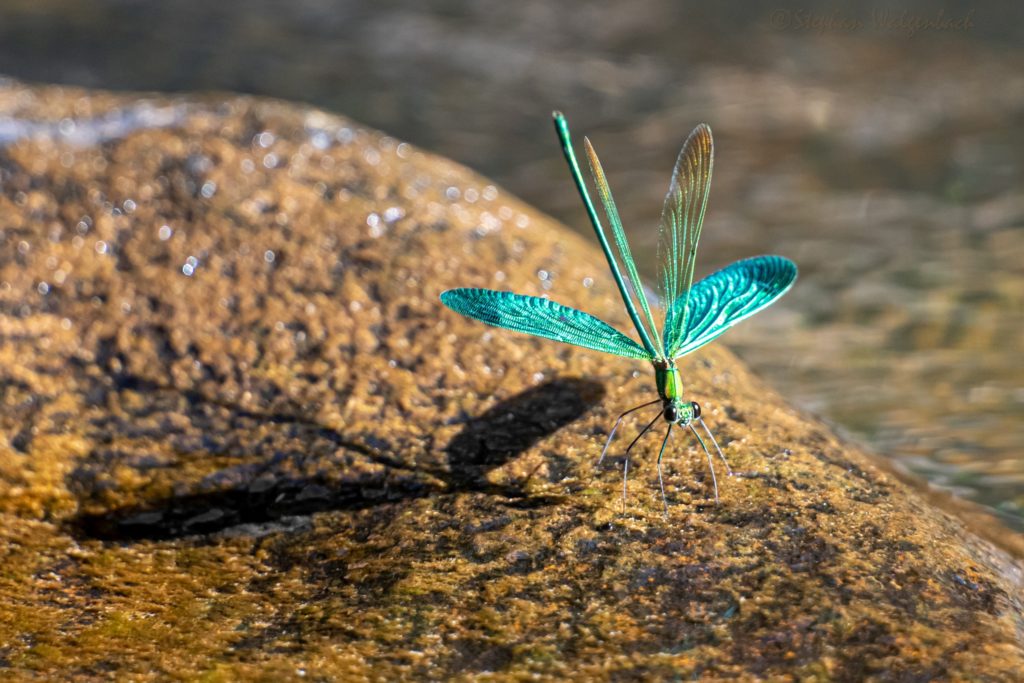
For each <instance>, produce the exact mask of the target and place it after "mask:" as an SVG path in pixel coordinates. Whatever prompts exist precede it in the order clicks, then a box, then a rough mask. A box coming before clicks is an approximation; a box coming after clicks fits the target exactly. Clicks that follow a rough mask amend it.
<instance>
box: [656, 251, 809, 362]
mask: <svg viewBox="0 0 1024 683" xmlns="http://www.w3.org/2000/svg"><path fill="white" fill-rule="evenodd" d="M794 281H796V264H795V263H793V262H792V261H790V260H789V259H787V258H783V257H782V256H755V257H754V258H748V259H743V260H742V261H737V262H736V263H733V264H731V265H729V266H726V267H725V268H723V269H722V270H719V271H718V272H716V273H712V274H711V275H708V276H707V277H706V278H704V279H703V280H701V281H700V282H698V283H697V284H695V285H693V288H692V289H691V290H690V292H689V296H688V297H687V296H680V297H679V298H677V299H676V301H675V303H674V304H673V305H672V308H671V310H670V311H669V316H668V319H669V320H675V321H678V323H683V321H684V320H685V324H677V325H676V326H675V327H672V328H669V327H666V328H665V331H664V335H665V349H666V355H667V356H668V357H669V358H678V357H679V356H682V355H684V354H687V353H690V352H691V351H693V350H695V349H697V348H700V347H701V346H704V345H705V344H707V343H708V342H709V341H711V340H712V339H715V338H716V337H717V336H718V335H720V334H722V333H723V332H725V331H726V330H727V329H729V328H730V327H732V326H733V325H735V324H736V323H738V322H739V321H741V320H743V319H745V318H749V317H750V316H752V315H754V314H755V313H757V312H758V311H760V310H761V309H762V308H765V307H767V306H770V305H771V304H772V303H773V302H774V301H775V300H776V299H778V298H779V297H780V296H782V295H783V294H785V293H786V291H787V290H788V289H789V288H790V287H791V286H792V285H793V282H794Z"/></svg>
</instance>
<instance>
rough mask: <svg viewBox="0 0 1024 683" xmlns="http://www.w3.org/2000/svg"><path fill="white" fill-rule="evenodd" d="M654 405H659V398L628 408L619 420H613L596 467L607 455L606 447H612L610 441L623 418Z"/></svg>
mask: <svg viewBox="0 0 1024 683" xmlns="http://www.w3.org/2000/svg"><path fill="white" fill-rule="evenodd" d="M655 403H661V399H660V398H656V399H654V400H653V401H651V402H650V403H644V404H642V405H638V406H636V407H635V408H630V409H629V410H627V411H626V412H624V413H623V414H622V415H619V418H618V419H617V420H615V426H614V427H612V431H611V434H609V435H608V440H607V441H605V442H604V450H602V451H601V457H600V458H598V460H597V464H598V465H600V464H601V463H602V462H604V456H606V455H607V454H608V447H609V446H611V445H612V439H613V438H615V430H617V429H618V428H619V425H620V424H622V419H623V418H624V417H626V416H627V415H629V414H630V413H635V412H636V411H638V410H640V409H641V408H646V407H647V406H653V405H654V404H655Z"/></svg>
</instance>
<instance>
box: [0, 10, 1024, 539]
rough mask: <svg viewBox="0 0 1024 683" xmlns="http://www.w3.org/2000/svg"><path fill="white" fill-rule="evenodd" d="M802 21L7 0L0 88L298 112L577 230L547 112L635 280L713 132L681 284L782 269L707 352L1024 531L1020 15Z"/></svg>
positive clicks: (868, 13)
mask: <svg viewBox="0 0 1024 683" xmlns="http://www.w3.org/2000/svg"><path fill="white" fill-rule="evenodd" d="M801 7H802V6H801V5H800V4H798V3H793V4H785V3H777V2H755V3H742V4H741V3H737V2H730V3H724V4H721V3H720V4H716V5H715V6H714V7H708V6H706V5H697V4H692V3H684V2H677V1H675V0H644V1H643V2H632V3H628V4H625V3H613V2H601V3H591V2H588V3H583V2H562V3H549V2H542V1H541V0H528V1H526V2H518V3H507V2H498V1H497V0H477V1H474V2H469V1H468V0H462V1H461V2H460V1H451V2H444V3H440V2H438V3H432V4H430V5H427V4H417V5H415V7H413V6H412V5H409V4H408V3H395V2H382V3H374V4H373V5H372V8H371V6H370V5H367V4H362V3H354V2H328V1H326V0H303V1H301V2H297V3H288V4H284V3H272V2H269V0H264V1H262V2H240V1H238V0H235V1H232V0H225V1H223V2H219V3H209V2H199V1H197V0H183V1H182V2H177V3H173V4H165V5H160V4H156V3H131V2H124V1H123V0H104V1H101V2H95V3H89V4H88V5H84V4H82V3H75V2H72V1H71V0H33V2H28V1H27V0H23V1H15V2H9V3H5V5H4V7H3V8H2V9H0V72H3V73H7V74H10V75H13V76H17V77H22V78H28V79H37V80H43V81H58V82H68V83H76V84H83V85H88V86H96V87H111V88H133V89H158V90H199V89H229V90H239V91H248V92H254V93H259V94H269V95H275V96H280V97H285V98H289V99H298V100H306V101H310V102H313V103H315V104H317V105H320V106H324V107H326V108H329V109H334V110H337V111H340V112H343V113H345V114H348V115H350V116H353V117H355V118H357V119H359V120H361V121H363V122H366V123H368V124H371V125H374V126H377V127H380V128H382V129H385V130H387V131H388V132H390V133H392V134H395V135H397V136H399V137H402V138H404V139H408V140H410V141H412V142H414V143H416V144H419V145H421V146H423V147H426V148H428V149H432V150H435V151H437V152H439V153H441V154H444V155H447V156H450V157H452V158H455V159H458V160H460V161H463V162H464V163H466V164H468V165H470V166H472V167H473V168H475V169H478V170H480V171H481V172H483V173H485V174H487V175H489V176H491V177H494V178H495V179H497V180H498V181H499V182H501V183H502V184H503V185H504V186H506V187H507V188H509V189H510V190H512V191H513V192H515V193H517V194H519V195H520V196H522V197H523V198H525V199H526V200H528V201H529V202H531V203H533V204H535V205H537V206H539V207H541V208H542V209H544V210H546V211H548V212H549V213H551V214H553V215H555V216H556V217H558V218H560V219H562V220H563V221H565V222H566V223H568V224H569V225H571V226H573V227H575V228H577V229H579V230H581V231H587V230H588V228H587V225H586V219H585V216H584V214H583V212H582V210H581V208H580V206H579V204H578V199H577V197H576V195H575V192H574V191H573V189H572V186H571V183H570V181H569V178H568V175H567V173H566V171H565V169H564V166H563V162H562V159H561V155H560V153H559V152H558V149H557V145H556V143H555V139H554V135H553V133H552V131H551V126H550V121H549V118H548V112H549V111H550V110H551V109H554V108H559V109H562V110H564V111H565V112H566V114H567V115H568V116H569V119H570V121H571V123H572V124H573V128H574V130H575V131H576V132H577V134H578V135H580V134H583V133H586V134H588V135H590V137H591V139H592V140H593V142H594V144H595V146H596V147H597V149H598V151H599V153H600V154H601V155H602V159H603V161H604V166H605V170H606V172H607V173H608V176H609V180H610V183H611V185H612V187H613V189H614V190H615V193H616V199H617V200H618V204H619V208H620V211H621V212H622V213H623V216H624V219H625V221H626V223H627V228H628V229H629V231H630V234H631V237H632V239H633V241H634V244H635V247H634V251H635V252H637V253H638V256H639V259H640V260H641V261H642V262H645V263H647V264H648V268H647V270H646V272H647V274H648V275H649V276H650V275H653V269H652V267H651V266H652V265H653V257H654V245H655V226H656V223H657V216H658V213H659V211H660V206H661V200H662V197H663V194H664V191H665V188H666V186H667V182H668V175H669V172H670V169H671V166H672V162H673V160H674V157H675V155H676V153H677V151H678V148H679V146H680V145H681V143H682V141H683V139H684V138H685V136H686V134H687V133H688V132H689V130H690V129H691V128H692V127H693V126H694V125H695V124H696V123H697V122H699V121H707V122H709V123H710V124H711V125H712V127H713V128H714V130H715V134H716V144H717V159H716V161H717V163H716V167H715V180H714V184H713V188H712V195H711V202H710V209H709V215H708V221H707V224H706V229H705V237H704V239H703V241H702V245H701V252H702V253H701V259H700V265H699V267H700V269H701V272H700V273H699V274H701V273H707V272H709V271H710V270H712V269H714V268H716V267H719V266H721V265H724V264H726V263H727V262H729V261H730V260H733V259H735V258H740V257H743V256H748V255H752V254H756V253H763V252H777V253H781V254H785V255H787V256H790V257H792V258H794V259H795V260H796V261H797V262H798V263H799V265H800V268H801V280H800V282H799V283H798V285H797V287H796V288H795V289H794V290H793V292H792V293H790V294H789V295H787V297H785V298H784V299H783V301H782V302H781V303H780V304H778V305H777V306H775V307H773V309H771V310H770V311H768V312H766V313H764V314H762V315H759V316H757V317H756V318H755V319H752V320H751V321H749V322H747V323H744V325H741V326H739V327H738V328H736V329H735V330H733V331H731V332H730V333H729V335H728V337H727V338H726V340H727V343H728V344H730V345H731V346H732V347H733V348H735V349H736V350H737V351H738V352H739V353H740V354H741V355H742V356H743V357H744V358H745V359H746V360H747V361H748V362H749V363H751V364H752V365H753V366H754V367H755V368H757V369H758V371H759V372H760V373H762V374H763V375H765V376H766V377H767V378H768V379H769V381H770V382H771V383H772V384H774V385H775V386H776V387H778V388H779V389H780V390H781V391H782V392H783V393H784V394H786V395H787V396H788V397H790V398H791V399H792V400H793V401H795V402H797V403H798V404H799V405H802V406H804V407H805V408H807V409H809V410H811V411H814V412H816V413H818V414H820V415H822V416H823V417H825V418H826V419H828V420H830V421H832V422H833V423H834V424H836V425H837V426H838V427H839V428H840V429H842V430H844V431H846V432H847V433H849V434H852V435H854V436H855V437H857V438H859V439H861V440H863V441H864V442H866V443H867V444H869V445H870V446H872V447H874V448H875V450H877V451H879V452H880V453H883V454H885V455H886V456H889V457H891V458H893V459H894V460H896V461H897V462H899V463H902V464H903V465H905V466H906V467H908V468H910V469H912V470H914V471H916V472H919V473H922V474H923V475H925V476H927V477H928V478H929V479H930V480H931V481H933V482H934V483H936V484H937V485H939V486H943V487H947V488H950V489H952V490H954V491H956V492H958V493H960V494H961V495H964V496H966V497H968V498H971V499H974V500H977V501H979V502H981V503H983V504H985V505H988V506H990V507H991V508H992V509H994V510H997V511H998V512H999V513H1000V514H1001V515H1002V516H1003V517H1004V518H1005V519H1007V520H1008V521H1009V522H1010V523H1011V524H1014V525H1016V526H1017V527H1018V528H1024V455H1022V454H1024V430H1022V429H1021V419H1020V418H1021V415H1022V412H1024V410H1022V409H1024V365H1022V364H1021V362H1020V360H1019V349H1021V348H1022V346H1024V344H1022V342H1024V265H1022V264H1024V190H1022V188H1024V75H1022V74H1024V50H1022V49H1021V48H1020V46H1021V45H1024V40H1022V38H1024V35H1021V34H1022V33H1024V8H1022V6H1020V5H1017V4H1010V3H1005V4H997V3H992V4H978V3H970V4H968V3H964V2H956V3H953V4H951V5H947V6H945V7H944V8H942V9H941V10H939V9H937V8H935V7H934V6H932V5H929V4H926V3H923V2H921V3H916V2H910V3H907V4H904V5H902V6H901V7H900V8H899V9H894V8H893V6H892V4H891V3H881V2H876V3H868V4H862V5H856V6H855V5H852V4H850V5H833V6H832V7H830V8H829V10H828V11H826V12H821V11H816V10H807V9H801ZM512 284H514V283H510V285H512Z"/></svg>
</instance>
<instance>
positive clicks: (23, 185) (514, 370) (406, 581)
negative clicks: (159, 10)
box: [0, 83, 1024, 680]
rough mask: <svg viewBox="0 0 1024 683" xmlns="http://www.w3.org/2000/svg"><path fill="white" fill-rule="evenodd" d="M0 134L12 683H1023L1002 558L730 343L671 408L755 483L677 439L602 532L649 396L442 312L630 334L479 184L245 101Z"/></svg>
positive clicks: (17, 115) (1017, 579)
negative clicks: (572, 309)
mask: <svg viewBox="0 0 1024 683" xmlns="http://www.w3.org/2000/svg"><path fill="white" fill-rule="evenodd" d="M539 115H543V114H539ZM0 141H2V142H3V143H4V147H3V149H2V150H0V230H2V232H0V246H2V248H0V389H2V399H3V410H2V412H0V553H2V566H3V572H2V574H0V672H3V675H4V676H5V677H8V676H11V677H19V678H32V677H37V678H40V679H51V680H52V679H69V678H81V679H90V678H97V679H98V678H104V679H107V678H116V679H124V678H136V679H147V678H165V677H174V678H185V679H195V678H204V679H208V680H233V679H237V678H258V679H266V680H281V679H299V678H304V679H305V680H325V679H344V680H396V679H403V678H446V677H453V676H464V677H468V676H479V677H488V676H490V677H493V678H494V679H500V680H504V679H520V678H526V677H530V676H535V675H539V676H542V677H557V678H578V679H586V680H600V679H612V678H614V679H618V678H624V677H647V678H715V677H722V678H725V677H741V678H773V679H775V678H780V677H781V678H787V677H789V678H794V679H796V678H800V679H836V680H860V679H863V678H865V677H875V678H877V679H880V680H925V679H930V678H937V677H949V678H981V679H987V680H999V679H1012V678H1013V677H1015V676H1017V675H1019V672H1020V671H1021V670H1024V649H1022V638H1024V636H1022V634H1024V618H1022V617H1024V610H1022V606H1021V586H1022V579H1021V576H1022V575H1021V565H1020V564H1019V563H1018V561H1017V560H1015V559H1013V558H1012V557H1010V556H1009V555H1008V554H1007V553H1005V552H1004V551H1002V550H999V549H998V548H996V547H994V546H993V545H991V544H990V543H989V542H987V541H985V540H982V539H980V538H978V537H976V536H975V535H973V534H972V533H971V532H970V531H968V530H967V529H965V527H964V525H963V524H962V523H961V522H960V521H958V519H957V518H955V517H953V516H951V515H950V514H948V513H946V512H943V511H940V510H938V509H935V508H933V507H931V506H930V504H929V503H927V502H926V501H925V500H924V499H923V498H922V496H921V495H920V494H918V493H917V492H915V491H914V490H913V489H911V488H908V487H907V486H906V485H905V484H903V483H901V482H900V481H899V480H898V479H895V478H893V477H892V476H890V475H888V474H886V473H885V472H884V471H882V470H880V469H879V468H877V467H876V466H875V465H874V464H872V462H871V460H870V459H869V458H868V457H866V456H865V455H864V454H862V453H861V452H859V451H858V450H857V449H856V448H855V447H852V446H850V445H849V444H845V443H842V442H840V441H839V440H837V439H836V437H835V436H833V435H832V434H831V433H830V432H829V431H828V430H827V429H825V428H823V427H822V426H821V425H819V424H816V423H814V422H813V421H811V420H809V419H808V418H807V417H805V416H803V415H801V414H799V413H798V412H797V411H795V410H793V409H792V408H790V407H788V406H787V405H786V403H785V402H784V400H783V399H782V398H781V397H779V396H778V395H777V394H775V393H773V392H772V391H771V389H770V388H768V387H766V386H764V385H763V384H761V383H760V382H759V381H758V380H757V379H756V378H755V377H752V376H751V375H750V374H749V373H748V372H747V371H746V370H745V369H744V368H743V367H742V365H740V364H739V363H738V362H737V361H736V360H735V359H734V358H733V357H732V356H731V355H730V354H729V353H728V352H727V351H726V350H724V349H723V348H722V346H721V345H713V346H712V347H710V348H706V349H704V350H701V351H699V352H698V353H696V354H694V355H693V356H692V357H690V358H687V359H686V360H685V361H684V363H683V370H684V373H685V378H686V381H687V388H688V391H690V392H691V393H692V396H693V397H694V398H696V399H697V400H699V401H700V402H701V403H702V405H703V407H704V411H705V414H706V415H708V416H709V418H710V421H711V423H712V425H713V427H714V429H715V430H716V433H717V435H718V438H719V441H720V442H721V443H722V444H723V447H724V448H725V450H726V453H727V454H728V455H729V456H730V458H731V459H732V462H733V465H734V466H735V467H736V468H737V469H740V470H744V471H748V472H753V473H756V474H755V476H751V477H749V478H743V479H726V480H725V481H722V482H721V484H722V486H721V492H722V498H721V502H720V503H719V504H717V505H715V504H714V503H713V501H712V500H710V479H709V475H708V472H707V465H706V462H705V461H704V459H703V454H699V453H698V451H697V450H696V449H695V448H694V447H693V446H692V444H690V443H689V442H688V441H686V440H684V439H675V441H674V445H673V447H672V451H671V453H670V455H668V456H667V457H666V483H667V488H668V494H669V499H670V502H671V503H672V504H671V506H670V510H669V517H668V519H665V518H664V517H663V516H662V513H661V502H660V495H659V494H658V489H657V485H656V482H655V478H654V469H653V461H654V454H655V453H656V450H655V449H656V446H657V441H656V437H650V441H649V442H648V443H647V444H646V446H645V447H644V448H643V449H641V451H640V452H639V453H638V455H637V457H636V458H635V460H634V464H635V467H634V469H633V472H634V474H633V476H632V478H631V488H630V491H631V497H630V499H629V501H628V505H627V508H626V511H625V513H623V512H622V507H621V499H620V492H619V491H620V489H619V487H620V484H621V479H620V473H621V456H620V457H619V458H618V459H615V458H612V459H611V462H610V463H609V466H607V467H603V468H597V467H595V460H596V459H597V456H598V455H599V454H600V449H601V445H602V443H603V439H604V436H605V435H606V434H607V430H608V429H609V428H610V426H611V422H612V421H613V419H614V417H615V415H617V414H618V413H619V412H620V411H622V410H624V409H625V408H628V407H631V406H633V405H636V404H639V403H641V402H643V401H645V400H650V399H651V398H653V396H652V392H653V381H652V379H651V376H650V375H651V373H650V369H649V368H648V367H645V366H644V365H643V364H641V363H637V362H632V361H627V360H622V359H617V358H612V357H610V356H603V355H601V354H597V353H591V352H588V351H584V350H581V349H575V348H571V347H567V346H562V345H559V344H555V343H553V342H547V341H544V340H539V339H533V338H529V337H526V336H522V335H517V334H513V333H508V332H503V331H499V330H494V329H492V328H487V327H484V326H482V325H479V324H477V323H473V322H471V321H468V320H465V319H463V318H460V317H459V316H457V315H455V314H453V313H451V312H449V311H447V310H445V309H444V308H443V307H442V306H441V305H440V303H439V302H438V294H439V293H440V292H441V291H442V290H444V289H446V288H448V287H452V286H488V287H495V288H510V289H514V290H516V291H520V292H523V293H527V294H543V293H548V294H550V295H551V296H552V297H553V298H555V299H557V300H559V301H561V302H563V303H566V304H568V305H572V306H577V307H580V308H583V309H585V310H588V311H592V312H593V313H595V314H596V315H598V316H600V317H602V318H604V319H606V320H609V321H610V322H612V323H613V324H616V325H618V326H619V327H620V329H624V330H625V329H628V328H627V323H628V321H627V320H626V318H625V315H624V313H623V312H622V311H621V310H620V309H621V306H620V304H619V303H618V302H617V300H616V295H615V291H614V286H613V285H612V284H611V282H610V277H609V276H608V275H607V273H606V267H605V265H604V263H603V259H602V257H601V255H600V253H599V252H598V251H597V249H596V247H595V245H593V244H592V243H590V242H588V241H587V240H584V239H583V238H581V237H578V236H576V235H575V234H573V233H571V232H569V231H568V230H566V229H565V228H563V227H561V226H558V225H556V224H554V223H553V222H552V221H551V220H549V219H546V218H544V217H543V216H540V215H538V214H537V213H536V212H534V211H532V210H530V209H529V207H527V206H524V205H523V204H521V203H520V202H518V201H517V200H515V199H514V198H512V197H509V196H508V195H507V194H505V193H504V192H503V191H502V190H500V189H499V188H496V187H494V186H493V185H491V184H489V183H488V181H487V180H486V179H483V178H480V177H478V176H476V175H474V174H472V173H471V172H468V171H467V170H465V169H463V168H460V167H458V166H457V165H455V164H453V163H451V162H448V161H445V160H443V159H439V158H437V157H433V156H431V155H429V154H426V153H424V152H421V151H419V150H416V149H414V148H412V147H410V146H409V145H407V144H404V143H400V142H399V141H397V140H394V139H391V138H389V137H386V136H384V135H382V134H379V133H376V132H373V131H369V130H366V129H363V128H361V127H359V126H357V125H355V124H353V123H351V122H349V121H346V120H344V119H342V118H340V117H336V116H333V115H328V114H325V113H322V112H318V111H313V110H309V109H307V108H303V107H299V106H292V105H287V104H281V103H275V102H267V101H260V100H254V99H249V98H227V99H223V98H220V99H212V98H205V99H175V100H168V99H161V98H153V99H149V100H139V99H137V98H130V97H127V96H115V95H109V94H104V93H89V92H83V91H74V90H70V89H58V88H28V87H24V86H21V85H18V84H15V83H7V84H6V85H4V87H3V88H0ZM509 144H514V142H511V141H510V143H509ZM557 153H558V152H557V149H556V147H555V146H554V143H553V144H552V154H553V155H557ZM565 191H566V192H572V191H573V190H572V186H571V184H570V181H569V180H568V177H567V178H566V184H565ZM638 424H639V423H638V422H635V423H632V424H631V425H629V427H630V429H634V428H635V427H636V426H638ZM628 434H629V429H627V430H626V432H624V436H623V438H626V435H628ZM623 446H624V442H620V444H619V446H618V447H617V448H615V449H613V453H615V454H621V451H622V447H623ZM613 465H619V467H620V469H619V470H618V471H616V468H615V467H614V466H613Z"/></svg>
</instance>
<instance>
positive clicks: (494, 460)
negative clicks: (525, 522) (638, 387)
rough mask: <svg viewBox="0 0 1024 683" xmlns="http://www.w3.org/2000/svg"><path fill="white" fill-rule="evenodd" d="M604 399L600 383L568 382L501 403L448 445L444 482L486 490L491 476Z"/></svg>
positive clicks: (541, 387)
mask: <svg viewBox="0 0 1024 683" xmlns="http://www.w3.org/2000/svg"><path fill="white" fill-rule="evenodd" d="M604 393H605V391H604V387H602V386H601V385H600V384H599V383H598V382H595V381H593V380H588V379H582V378H577V377H565V378H558V379H553V380H551V381H549V382H545V383H544V384H541V385H538V386H536V387H533V388H531V389H527V390H526V391H523V392H520V393H518V394H516V395H515V396H511V397H509V398H507V399H505V400H503V401H501V402H500V403H498V404H497V405H495V406H493V407H491V408H490V409H488V410H487V411H486V412H485V413H483V414H482V415H480V416H478V417H474V418H471V419H470V420H469V421H468V422H466V425H465V426H464V427H463V429H462V431H461V432H459V433H458V434H457V435H456V436H455V438H453V439H452V440H451V442H449V444H448V446H447V447H446V448H445V452H446V454H447V456H448V469H449V472H448V474H447V475H446V477H445V478H446V479H447V481H448V483H449V485H451V486H452V487H453V488H474V487H477V486H481V485H483V483H484V477H485V475H486V474H487V472H489V471H491V470H494V469H497V468H498V467H501V466H502V465H504V464H505V463H507V462H509V461H510V460H512V459H513V458H514V457H516V456H517V455H519V454H520V453H522V452H523V451H526V450H528V449H529V448H531V447H532V446H533V445H534V444H535V443H537V442H538V441H540V440H541V439H543V438H545V437H547V436H549V435H551V434H553V433H554V432H556V431H558V430H559V429H561V428H562V427H564V426H566V425H567V424H570V423H572V422H574V421H576V420H577V419H579V418H580V417H581V416H583V414H584V413H586V412H587V410H588V409H589V408H590V407H591V406H593V405H595V404H597V403H598V402H600V401H601V399H602V398H603V397H604ZM507 492H508V491H507Z"/></svg>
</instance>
